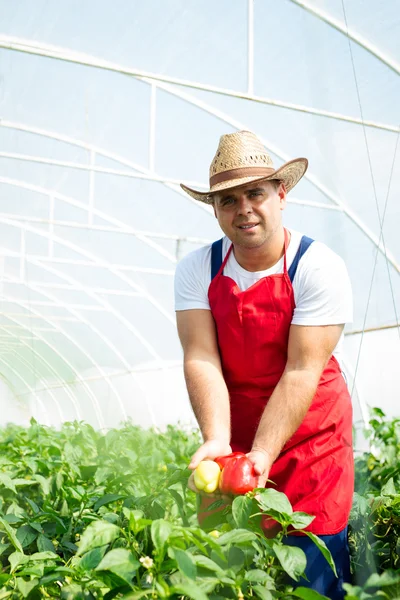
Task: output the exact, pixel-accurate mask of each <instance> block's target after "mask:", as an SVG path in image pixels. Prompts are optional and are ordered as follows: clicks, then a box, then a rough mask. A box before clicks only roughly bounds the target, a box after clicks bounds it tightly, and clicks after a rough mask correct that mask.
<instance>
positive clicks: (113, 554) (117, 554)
mask: <svg viewBox="0 0 400 600" xmlns="http://www.w3.org/2000/svg"><path fill="white" fill-rule="evenodd" d="M139 566H140V563H139V562H138V561H137V560H136V559H135V557H134V556H133V554H132V553H131V552H130V551H129V550H127V549H126V548H115V549H114V550H110V552H107V554H106V555H105V556H104V558H103V559H102V561H101V562H100V564H99V565H98V566H97V567H96V569H95V571H110V572H111V573H114V575H117V576H118V577H120V578H121V579H123V580H124V581H126V583H127V584H128V585H131V584H132V578H133V577H134V575H135V573H136V571H137V570H138V568H139Z"/></svg>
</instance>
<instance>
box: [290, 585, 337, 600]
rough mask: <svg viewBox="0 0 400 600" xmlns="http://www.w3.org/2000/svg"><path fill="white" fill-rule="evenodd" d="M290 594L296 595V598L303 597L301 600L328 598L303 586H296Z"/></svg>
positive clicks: (325, 599) (322, 599) (324, 599)
mask: <svg viewBox="0 0 400 600" xmlns="http://www.w3.org/2000/svg"><path fill="white" fill-rule="evenodd" d="M291 594H292V596H296V598H303V600H329V598H327V597H326V596H322V595H321V594H319V593H318V592H316V591H315V590H311V589H310V588H305V587H298V588H296V589H295V590H294V591H293V592H291Z"/></svg>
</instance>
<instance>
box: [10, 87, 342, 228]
mask: <svg viewBox="0 0 400 600" xmlns="http://www.w3.org/2000/svg"><path fill="white" fill-rule="evenodd" d="M160 89H163V88H160ZM165 91H170V90H169V89H168V90H165ZM175 95H176V94H175ZM188 102H190V103H193V102H192V101H191V100H188ZM200 108H201V107H200ZM207 112H209V111H207ZM221 120H223V119H222V118H221ZM0 127H6V128H7V129H15V130H16V131H22V132H24V133H32V134H34V135H39V136H43V137H47V138H49V139H53V140H56V141H59V142H64V143H66V144H70V145H71V146H76V147H77V148H82V149H83V150H86V151H88V152H91V153H92V152H94V153H95V154H98V155H99V156H103V157H104V158H109V159H110V160H113V161H115V162H119V163H120V164H122V165H124V166H127V167H130V168H131V169H134V170H135V171H136V173H132V174H131V175H130V176H131V177H137V178H143V179H148V180H150V181H154V182H157V183H161V184H163V185H165V187H167V188H169V189H171V190H173V191H174V192H177V193H178V194H180V195H181V196H182V197H184V198H185V200H188V201H189V202H191V203H192V204H193V205H194V206H196V207H197V208H199V209H202V210H204V211H206V212H207V213H208V214H209V215H212V216H214V213H213V211H212V209H211V207H210V206H209V205H208V204H205V203H204V202H197V201H196V200H194V199H193V198H191V197H190V196H188V195H187V194H185V192H183V190H182V189H181V187H180V183H186V185H188V186H189V187H195V188H199V189H202V188H203V189H204V190H206V189H208V186H206V185H205V184H204V183H201V182H197V181H182V182H181V181H178V180H174V179H169V178H166V177H158V176H156V175H155V174H154V172H153V171H152V170H150V169H146V168H145V167H143V166H141V165H138V164H137V163H134V162H132V161H130V160H129V159H127V158H125V157H123V156H121V155H120V154H116V153H115V152H109V151H108V150H105V149H104V148H101V147H100V146H95V145H93V144H88V143H86V142H82V141H81V140H77V139H75V138H71V137H69V136H66V135H63V134H59V133H56V132H53V131H48V130H46V129H41V128H37V127H32V126H28V125H25V124H23V123H15V122H14V121H7V120H4V119H1V118H0ZM2 154H3V153H0V156H1V155H2ZM85 167H86V168H87V170H91V169H93V170H94V171H96V170H97V169H96V167H93V165H85ZM101 172H109V173H110V174H115V175H118V174H119V175H121V174H122V173H119V172H118V171H116V170H114V169H102V170H101ZM288 202H289V203H293V204H300V205H304V206H314V207H316V208H323V209H336V210H341V209H338V207H336V206H333V205H330V204H326V205H325V204H323V203H318V202H311V201H307V200H298V199H295V198H293V197H290V198H288ZM85 210H88V209H87V207H86V208H85ZM102 218H104V217H102ZM129 230H130V233H132V234H133V235H135V234H136V233H139V234H142V235H144V236H145V237H160V236H159V235H154V234H151V233H150V232H136V231H135V230H133V229H132V228H129Z"/></svg>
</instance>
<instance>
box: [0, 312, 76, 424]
mask: <svg viewBox="0 0 400 600" xmlns="http://www.w3.org/2000/svg"><path fill="white" fill-rule="evenodd" d="M7 318H8V319H9V320H10V321H13V322H14V323H15V321H14V319H13V318H12V317H7ZM26 329H27V331H29V332H30V334H31V337H32V339H33V338H34V336H35V334H34V333H33V331H31V330H30V329H29V328H28V327H26ZM0 331H5V332H6V333H7V334H8V335H10V336H11V337H13V338H14V339H16V340H18V341H19V342H20V343H21V345H22V346H24V347H26V348H28V350H29V351H30V352H32V353H33V354H35V356H36V357H38V359H39V361H40V362H42V363H43V364H45V365H46V368H47V369H49V371H50V373H53V374H54V375H55V377H56V379H57V380H58V381H59V382H60V386H61V387H63V380H62V379H61V378H60V377H59V375H58V373H57V371H56V370H55V369H54V368H53V367H52V366H51V365H50V363H48V362H47V361H46V359H44V358H43V357H42V355H41V354H39V352H37V350H35V349H34V348H33V347H32V346H30V345H29V344H28V343H27V342H26V341H25V340H23V339H21V338H20V337H18V336H17V335H15V334H14V333H13V332H12V331H10V329H8V328H7V327H6V326H4V325H0ZM18 360H20V361H21V362H23V363H24V364H25V367H26V368H27V369H28V370H29V371H30V372H31V373H32V374H33V375H35V371H34V369H32V367H31V363H29V362H28V361H27V360H25V359H23V357H22V356H20V355H19V354H18ZM48 391H49V393H50V396H51V397H52V399H53V401H54V402H55V405H56V407H57V411H58V414H59V415H60V419H61V421H64V415H63V412H62V408H61V405H60V403H59V402H58V400H57V397H56V396H55V394H53V393H52V392H51V390H50V389H49V390H48ZM34 392H35V394H38V393H39V390H37V389H35V390H34ZM14 395H15V396H16V397H18V398H20V396H21V395H20V394H17V393H16V392H14ZM71 400H73V396H72V394H71ZM72 404H73V406H74V408H75V410H76V408H77V407H76V406H75V404H74V401H73V402H72ZM76 416H77V419H78V420H81V418H80V415H79V411H78V412H77V413H76Z"/></svg>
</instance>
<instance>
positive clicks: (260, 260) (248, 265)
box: [233, 227, 290, 272]
mask: <svg viewBox="0 0 400 600" xmlns="http://www.w3.org/2000/svg"><path fill="white" fill-rule="evenodd" d="M289 241H290V232H289V231H288V242H289ZM284 244H285V231H284V229H283V227H282V228H281V229H280V230H278V231H277V232H276V233H274V234H273V236H272V237H271V238H270V239H268V240H266V241H265V242H264V244H263V245H262V246H259V247H258V248H243V247H242V246H235V244H234V245H233V252H234V255H235V259H236V261H237V262H238V263H239V265H240V266H241V267H242V269H245V270H246V271H250V272H255V271H266V270H267V269H270V268H271V267H273V266H274V265H276V263H277V262H278V261H279V260H280V259H281V258H282V256H283V254H284Z"/></svg>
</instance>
